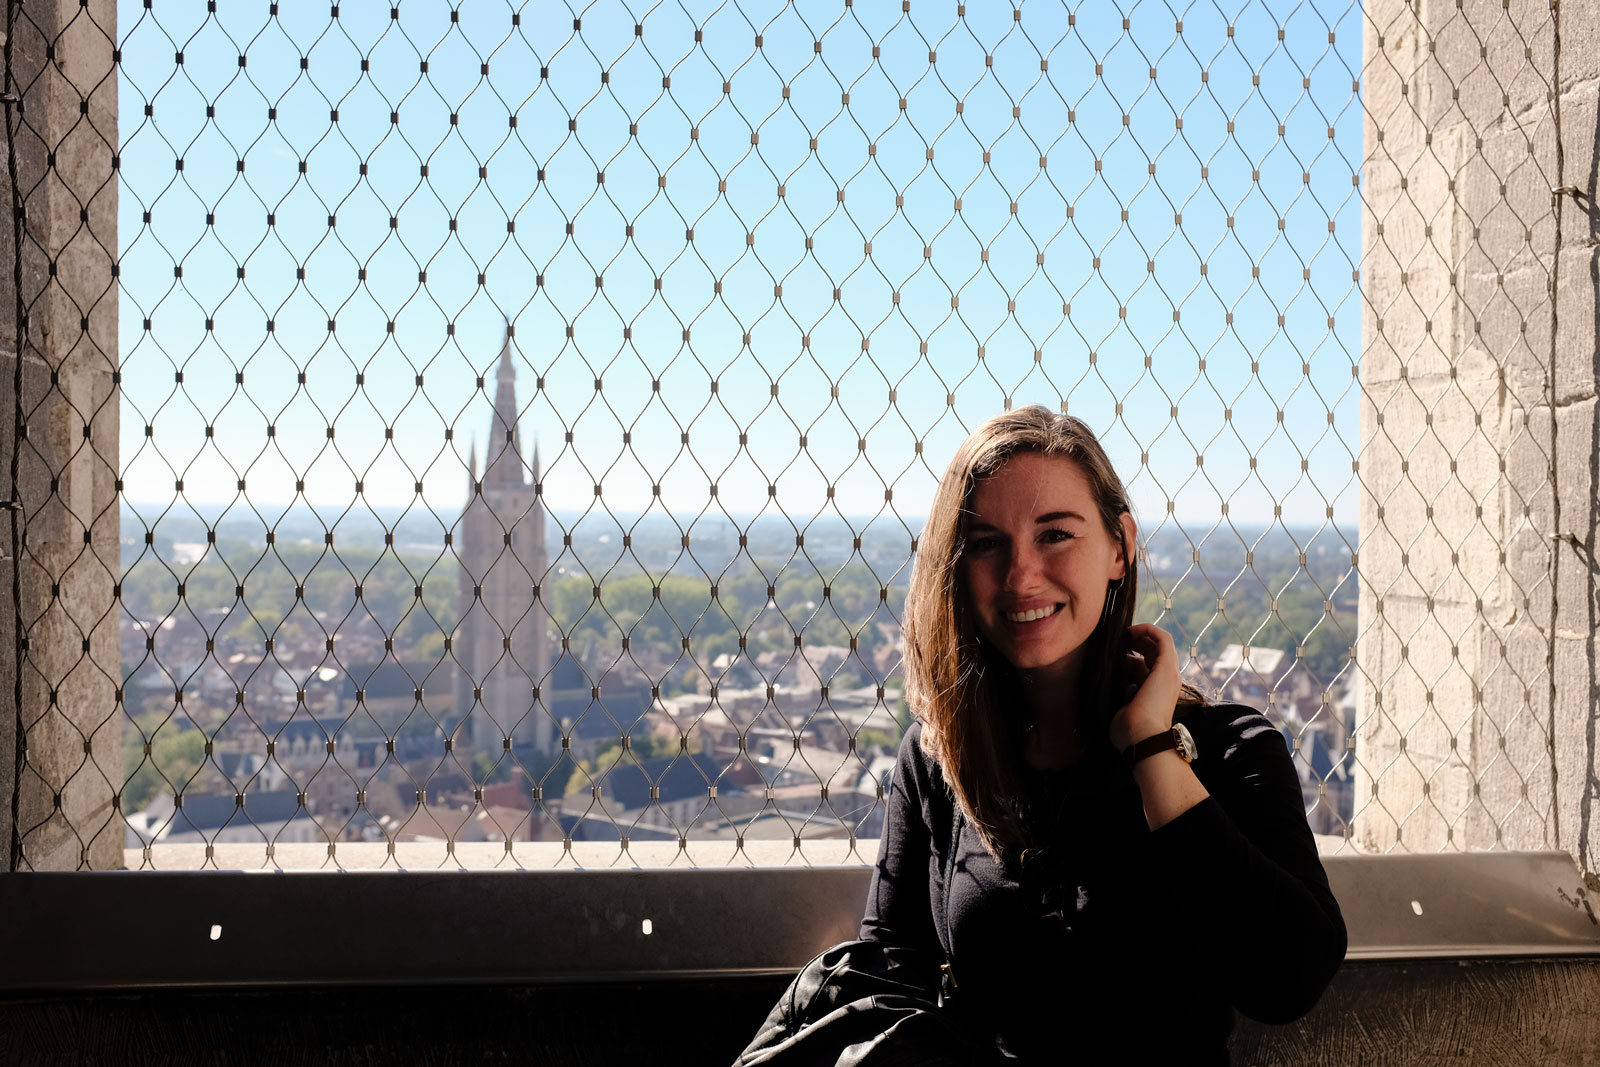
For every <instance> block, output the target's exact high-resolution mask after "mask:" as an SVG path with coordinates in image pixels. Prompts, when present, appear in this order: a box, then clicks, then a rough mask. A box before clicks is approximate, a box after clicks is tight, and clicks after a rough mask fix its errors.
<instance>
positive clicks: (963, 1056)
mask: <svg viewBox="0 0 1600 1067" xmlns="http://www.w3.org/2000/svg"><path fill="white" fill-rule="evenodd" d="M938 987H939V964H938V962H937V961H935V960H932V959H930V958H929V957H927V956H926V955H925V954H923V953H919V952H917V951H916V950H915V949H909V948H902V947H900V946H897V945H885V944H883V943H881V942H878V941H846V942H844V943H843V944H839V945H835V946H834V947H833V948H830V949H828V950H827V951H825V952H823V953H822V954H820V955H818V956H816V957H815V958H813V959H812V960H811V962H810V963H807V964H806V965H805V966H804V967H803V968H801V970H800V973H799V974H798V975H796V976H795V979H794V981H793V982H791V983H790V984H789V988H788V989H787V990H785V991H784V994H783V996H781V997H779V998H778V1003H777V1004H776V1005H774V1006H773V1009H772V1011H771V1012H770V1013H768V1015H767V1019H766V1021H765V1022H764V1023H762V1025H761V1029H760V1031H759V1032H758V1033H757V1034H756V1037H755V1040H753V1041H751V1042H750V1045H749V1046H748V1047H747V1048H746V1049H745V1050H744V1051H743V1052H742V1053H740V1054H739V1058H738V1060H736V1061H735V1067H758V1065H759V1067H902V1065H903V1067H912V1065H920V1067H971V1065H973V1064H975V1063H977V1062H979V1061H978V1059H977V1057H976V1055H975V1053H974V1051H973V1050H972V1048H971V1045H970V1043H969V1042H968V1040H967V1038H966V1037H965V1036H964V1035H963V1034H962V1033H961V1032H960V1031H959V1029H958V1028H957V1027H956V1026H955V1024H954V1023H953V1022H952V1021H951V1020H950V1018H949V1017H948V1016H947V1015H946V1014H945V1013H943V1012H941V1011H940V1009H939V1006H938V1003H937V998H938V993H937V989H938Z"/></svg>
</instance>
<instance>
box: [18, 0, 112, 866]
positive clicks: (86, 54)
mask: <svg viewBox="0 0 1600 1067" xmlns="http://www.w3.org/2000/svg"><path fill="white" fill-rule="evenodd" d="M13 33H14V36H15V39H14V40H13V41H12V42H10V44H11V46H12V50H13V66H12V71H11V74H12V82H11V85H10V86H8V89H12V90H13V91H15V90H17V89H20V92H19V95H20V97H21V107H20V109H18V108H17V107H16V106H15V105H13V106H12V107H11V108H8V117H9V118H10V120H11V128H12V131H13V142H14V145H15V156H16V158H15V163H16V171H17V185H18V187H19V188H20V190H21V192H22V197H23V200H24V202H25V203H26V207H27V210H26V213H25V216H24V218H23V220H22V225H23V238H22V283H21V298H22V305H23V315H24V321H25V325H26V330H25V337H24V339H23V342H22V349H23V353H22V364H23V367H22V397H21V404H20V412H21V418H22V422H23V424H24V426H25V429H26V436H25V438H24V439H23V440H22V441H21V443H20V447H18V448H17V449H16V450H15V451H16V452H17V456H16V459H17V466H18V483H17V497H18V499H19V501H20V504H21V509H20V511H19V512H17V513H16V514H17V516H18V518H20V520H21V522H22V523H23V524H25V528H26V537H25V538H20V537H19V540H20V541H21V543H20V545H19V546H18V547H19V549H20V552H19V553H18V554H17V555H16V556H14V554H13V548H12V546H13V541H12V538H11V532H10V529H9V525H10V524H9V522H8V523H7V524H6V526H7V528H5V529H0V554H3V555H4V557H5V558H4V560H3V561H0V587H3V588H4V589H5V590H6V600H7V603H8V604H9V603H11V601H12V598H11V595H10V590H11V583H12V578H13V572H12V567H13V566H14V565H15V564H16V560H17V559H18V558H20V561H21V562H20V572H21V603H20V606H19V608H18V610H17V611H16V612H15V613H13V612H12V611H10V610H7V611H5V612H3V613H0V647H3V648H5V649H7V650H8V654H6V655H4V656H0V694H4V696H3V697H0V701H3V703H4V706H5V707H6V709H7V711H6V714H5V715H4V716H3V718H4V726H3V727H0V751H3V752H4V760H3V766H0V795H3V796H4V798H5V801H6V802H5V804H4V805H3V808H4V811H3V813H0V833H3V836H4V837H5V839H6V840H7V841H11V840H12V839H13V836H14V835H13V826H12V821H11V803H10V800H11V797H12V794H13V789H14V788H15V786H16V785H17V784H18V782H17V777H16V772H15V763H14V755H15V754H16V753H17V751H18V748H17V744H16V731H17V725H18V722H19V721H20V723H21V724H22V727H23V729H24V731H25V734H26V758H25V762H24V763H23V766H22V770H21V775H20V791H19V798H18V799H19V815H18V819H17V823H16V830H17V831H18V833H20V837H21V844H22V849H23V855H22V862H21V867H22V869H36V870H43V869H63V868H65V869H73V868H78V867H91V868H95V869H105V868H111V867H120V866H121V865H122V821H121V817H120V814H119V813H118V812H117V811H115V810H113V807H112V797H113V795H114V794H115V793H116V792H117V790H118V789H120V787H121V784H122V721H123V715H122V711H121V708H120V706H119V705H118V703H117V700H116V690H117V688H118V686H120V684H121V678H120V676H119V671H118V664H119V662H120V646H119V642H118V637H117V623H118V612H119V609H118V605H117V604H116V602H115V601H114V599H113V587H114V586H115V584H116V582H117V581H118V579H119V576H120V574H121V570H120V566H119V564H118V556H119V548H118V535H119V521H118V503H119V500H118V495H117V492H116V486H115V482H116V478H117V471H118V458H117V457H118V442H117V435H118V413H119V399H118V389H117V378H116V373H115V372H116V370H117V283H116V280H115V278H114V277H113V275H112V267H113V264H114V263H115V258H116V252H117V184H116V179H115V174H114V172H113V170H112V158H113V156H114V154H115V153H116V150H117V78H116V71H115V68H114V66H113V59H112V51H113V48H114V47H115V39H116V5H115V3H114V2H113V0H88V2H87V3H84V4H82V5H80V4H79V3H78V2H77V0H70V2H69V0H27V2H25V3H23V4H22V5H21V10H20V11H19V12H18V13H17V14H16V18H15V23H14V28H13ZM9 170H10V168H9V167H7V168H5V171H4V173H0V182H3V183H4V186H5V188H4V194H3V195H4V202H5V203H6V205H7V208H8V211H7V213H6V215H7V219H8V220H9V219H11V218H12V212H11V211H10V210H9V208H10V206H11V204H12V202H13V201H12V197H13V189H12V186H11V181H10V178H9V176H8V175H9ZM3 229H4V234H3V236H0V263H3V264H4V266H5V270H4V271H3V272H0V478H4V479H5V483H4V484H5V486H6V490H5V491H6V492H8V491H9V486H10V484H11V483H10V471H11V466H12V459H13V456H12V452H13V448H12V445H13V442H15V441H16V440H17V434H16V417H17V412H18V410H19V405H18V403H17V391H16V387H15V372H16V353H17V347H18V345H17V338H18V329H17V327H18V321H17V319H18V315H17V287H16V285H15V283H14V280H13V275H12V269H11V268H12V265H13V263H14V262H15V258H14V249H15V247H16V244H15V240H14V233H13V228H12V226H11V225H7V226H5V227H3ZM19 618H20V620H21V624H22V629H23V632H24V634H25V635H26V640H27V646H26V648H25V649H24V650H22V652H21V656H20V666H21V673H22V702H21V706H20V709H17V710H16V712H15V713H13V708H14V705H15V700H14V697H13V694H14V692H15V689H14V686H15V684H16V677H17V675H16V670H17V666H18V659H17V657H14V656H13V655H12V654H10V650H11V649H13V648H15V647H16V623H17V620H18V619H19Z"/></svg>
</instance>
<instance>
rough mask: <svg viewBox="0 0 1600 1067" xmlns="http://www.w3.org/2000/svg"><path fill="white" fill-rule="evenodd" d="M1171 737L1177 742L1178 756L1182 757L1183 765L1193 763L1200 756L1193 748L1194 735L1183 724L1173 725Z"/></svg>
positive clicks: (1198, 751)
mask: <svg viewBox="0 0 1600 1067" xmlns="http://www.w3.org/2000/svg"><path fill="white" fill-rule="evenodd" d="M1172 735H1173V737H1175V738H1177V741H1178V755H1180V756H1182V757H1183V761H1184V762H1185V763H1193V762H1194V761H1195V760H1196V759H1198V758H1199V756H1200V750H1199V749H1197V748H1196V747H1195V744H1194V735H1193V734H1191V733H1190V732H1189V728H1188V727H1187V726H1185V725H1183V723H1181V722H1180V723H1174V724H1173V726H1172Z"/></svg>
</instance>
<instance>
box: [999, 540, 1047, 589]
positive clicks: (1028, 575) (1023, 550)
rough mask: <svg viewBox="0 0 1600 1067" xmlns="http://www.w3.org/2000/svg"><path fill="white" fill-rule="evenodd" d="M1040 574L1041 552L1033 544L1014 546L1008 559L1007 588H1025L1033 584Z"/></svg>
mask: <svg viewBox="0 0 1600 1067" xmlns="http://www.w3.org/2000/svg"><path fill="white" fill-rule="evenodd" d="M1038 574H1039V553H1037V552H1035V551H1034V550H1033V546H1031V545H1021V546H1019V547H1016V548H1013V549H1012V550H1011V553H1010V555H1009V557H1008V558H1007V560H1006V588H1007V589H1008V590H1011V591H1018V590H1025V589H1027V588H1028V587H1029V586H1031V585H1032V584H1033V582H1034V579H1035V578H1037V577H1038Z"/></svg>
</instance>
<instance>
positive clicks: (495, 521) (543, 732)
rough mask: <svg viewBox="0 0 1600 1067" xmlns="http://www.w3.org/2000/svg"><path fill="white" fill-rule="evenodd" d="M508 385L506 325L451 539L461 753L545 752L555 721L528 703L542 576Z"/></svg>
mask: <svg viewBox="0 0 1600 1067" xmlns="http://www.w3.org/2000/svg"><path fill="white" fill-rule="evenodd" d="M516 383H517V369H516V366H515V364H514V363H513V362H512V358H511V327H510V324H509V323H508V324H507V326H506V340H505V345H504V346H503V347H502V348H501V350H500V366H499V369H498V371H497V373H496V379H495V395H494V416H493V418H492V419H491V420H490V424H489V440H488V445H487V447H486V449H485V456H484V466H483V474H482V477H481V478H480V477H479V474H478V461H477V448H476V446H474V448H473V452H472V459H471V461H470V469H471V475H470V477H469V479H468V485H467V505H466V507H465V508H464V509H463V510H462V513H461V519H460V522H458V523H457V525H456V530H455V532H454V536H455V540H456V544H457V546H458V547H457V548H456V552H457V553H458V555H459V557H460V560H461V587H460V593H459V597H460V608H461V611H460V621H459V622H458V623H457V624H456V630H455V633H454V634H453V635H452V640H451V645H452V649H451V652H452V655H453V657H454V659H455V662H456V668H455V678H454V679H453V685H452V696H453V700H452V701H451V709H450V716H449V726H450V730H451V732H452V736H453V737H454V738H455V740H456V742H457V743H459V744H461V745H462V746H463V747H466V748H473V749H477V750H480V751H481V750H485V749H487V748H488V747H489V746H499V745H500V744H501V741H502V739H503V738H507V737H509V738H512V740H513V742H514V743H515V744H517V745H519V746H527V747H531V748H532V749H533V750H535V751H538V752H548V751H550V750H551V749H552V748H553V747H554V744H555V737H556V720H555V718H554V717H553V716H552V715H551V714H550V712H549V711H548V709H547V708H546V707H545V705H544V702H543V701H542V700H539V699H535V697H534V692H535V689H536V688H537V687H540V686H542V685H544V684H545V683H546V682H547V681H548V679H547V677H546V675H547V672H548V670H549V666H550V647H549V625H550V624H549V616H548V614H547V613H546V611H545V607H544V601H543V599H542V598H541V597H540V596H539V595H538V594H537V592H536V591H537V590H538V589H539V587H540V585H541V584H543V583H544V581H545V567H546V563H545V551H544V502H543V487H542V486H541V485H540V482H539V455H538V449H537V448H535V449H534V454H533V457H532V459H531V460H527V461H525V460H524V459H523V453H522V437H521V433H520V430H519V428H518V425H517V422H518V409H517V384H516Z"/></svg>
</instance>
